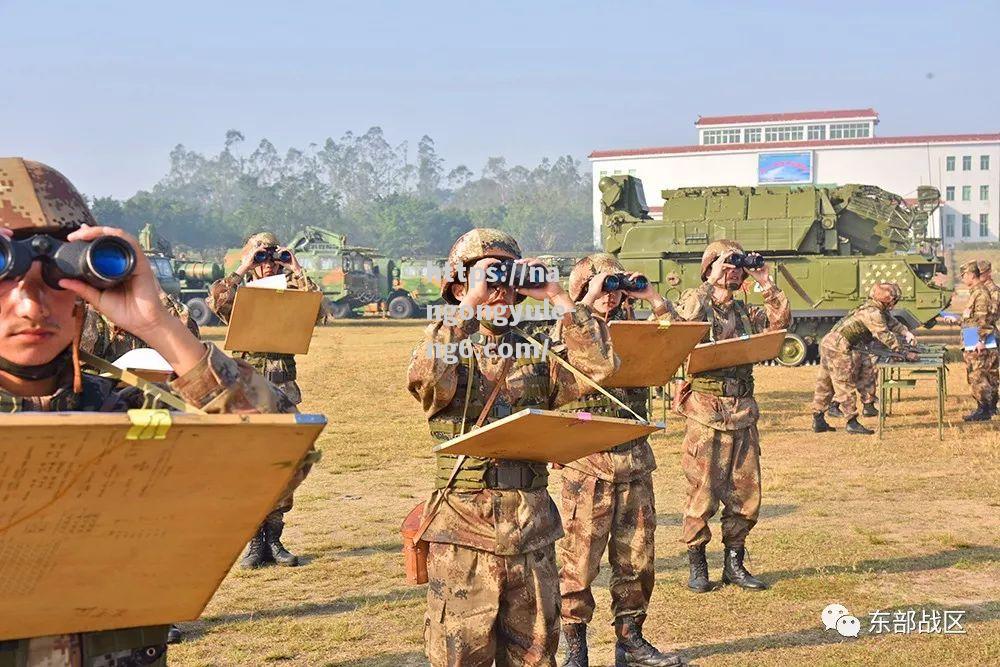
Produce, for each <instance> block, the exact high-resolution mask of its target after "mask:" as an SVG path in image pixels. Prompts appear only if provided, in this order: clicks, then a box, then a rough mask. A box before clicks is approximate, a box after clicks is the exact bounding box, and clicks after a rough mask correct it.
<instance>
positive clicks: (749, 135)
mask: <svg viewBox="0 0 1000 667" xmlns="http://www.w3.org/2000/svg"><path fill="white" fill-rule="evenodd" d="M743 143H745V144H759V143H760V128H759V127H747V128H744V130H743Z"/></svg>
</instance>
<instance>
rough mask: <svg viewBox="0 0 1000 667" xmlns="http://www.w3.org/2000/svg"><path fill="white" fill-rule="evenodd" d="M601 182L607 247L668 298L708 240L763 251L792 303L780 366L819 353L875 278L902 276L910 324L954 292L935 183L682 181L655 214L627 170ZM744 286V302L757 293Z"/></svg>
mask: <svg viewBox="0 0 1000 667" xmlns="http://www.w3.org/2000/svg"><path fill="white" fill-rule="evenodd" d="M598 187H599V188H600V190H601V202H600V204H601V211H602V223H603V224H602V227H603V230H602V236H603V240H604V247H605V250H607V251H608V252H611V253H614V254H615V255H617V256H618V257H619V258H620V259H621V261H622V263H623V264H624V265H625V266H626V267H627V268H629V269H630V270H633V271H640V272H642V273H644V274H645V275H646V276H648V277H649V279H650V281H652V282H653V283H654V284H656V285H657V287H658V289H659V291H660V292H661V293H663V294H664V295H666V296H667V297H669V298H671V299H676V298H677V297H678V296H679V295H680V294H681V292H682V291H683V290H684V289H687V288H689V287H696V286H697V285H698V284H699V283H701V277H700V275H699V274H700V262H701V255H702V252H703V251H704V249H705V247H706V246H707V245H708V244H709V243H710V242H712V241H714V240H717V239H732V240H734V241H738V242H739V243H741V244H742V245H743V247H744V248H745V249H746V250H747V251H757V252H760V253H761V254H763V255H764V256H765V258H766V259H767V260H768V262H769V264H770V266H771V272H772V277H773V278H774V280H775V282H776V283H777V284H778V286H779V287H781V288H782V289H783V290H784V292H785V294H787V295H788V298H789V300H790V301H791V306H792V322H791V324H790V326H789V330H788V336H787V337H786V339H785V345H784V348H783V349H782V352H781V356H780V357H779V359H778V361H779V363H782V364H784V365H786V366H797V365H799V364H802V363H803V362H805V361H807V360H809V359H812V358H815V355H816V353H817V350H816V346H817V343H818V341H819V340H820V339H821V338H822V337H823V336H824V335H825V334H826V333H827V332H828V331H829V330H830V328H831V327H832V326H833V324H834V323H835V322H836V321H837V320H838V319H839V318H841V317H842V316H843V315H844V314H846V313H847V312H848V311H849V310H851V309H852V308H854V307H856V306H858V305H859V304H860V303H861V302H863V301H864V300H865V298H866V297H867V294H868V290H869V288H870V287H871V285H872V283H873V282H874V281H877V280H890V281H893V282H896V283H898V284H899V286H900V287H901V288H902V290H903V297H902V299H901V300H900V302H899V305H898V306H897V307H896V309H895V311H894V313H893V314H894V315H896V316H897V317H898V318H899V319H900V320H902V321H903V322H904V323H905V324H906V325H907V326H908V327H910V328H917V327H919V326H928V327H929V326H933V323H934V318H935V317H937V315H938V314H939V313H940V312H941V310H942V309H944V308H946V307H947V306H948V303H949V302H950V300H951V296H952V290H950V289H947V288H944V287H939V286H938V285H937V284H935V281H934V279H935V276H936V275H937V274H943V273H946V268H945V264H944V261H943V260H942V258H941V257H940V256H939V254H938V245H939V244H938V242H937V240H936V239H930V238H927V237H926V230H927V220H928V217H929V216H930V214H931V213H933V212H934V210H935V209H936V208H937V207H938V204H939V201H940V196H941V195H940V192H938V190H937V189H936V188H933V187H929V186H921V187H920V188H919V189H918V197H917V201H916V202H913V203H907V202H906V201H904V200H903V199H902V198H901V197H899V196H897V195H895V194H892V193H891V192H886V191H885V190H882V189H881V188H878V187H875V186H870V185H843V186H840V187H828V186H816V185H783V186H778V185H774V186H771V185H762V186H757V187H735V186H718V187H693V188H679V189H675V190H663V191H662V196H663V219H662V220H653V219H652V218H651V217H650V216H649V207H648V206H647V205H646V199H645V194H644V193H643V188H642V182H641V181H640V180H639V179H637V178H635V177H634V176H605V177H603V178H601V180H600V181H599V183H598ZM750 284H752V282H748V285H750ZM745 290H746V291H745V293H746V296H747V299H748V301H750V302H753V303H759V302H760V301H761V299H760V296H759V295H758V294H757V293H756V292H754V291H753V289H752V288H749V287H747V288H745Z"/></svg>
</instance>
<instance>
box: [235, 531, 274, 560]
mask: <svg viewBox="0 0 1000 667" xmlns="http://www.w3.org/2000/svg"><path fill="white" fill-rule="evenodd" d="M264 540H265V538H264V524H261V525H260V528H258V529H257V532H256V533H254V536H253V537H251V538H250V543H249V544H247V552H246V553H245V554H244V555H243V558H241V559H240V567H241V568H243V569H244V570H254V569H256V568H258V567H264V566H265V565H267V564H269V563H273V562H274V558H272V557H271V550H270V549H268V548H267V545H266V544H265V543H264Z"/></svg>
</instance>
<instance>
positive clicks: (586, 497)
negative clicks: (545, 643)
mask: <svg viewBox="0 0 1000 667" xmlns="http://www.w3.org/2000/svg"><path fill="white" fill-rule="evenodd" d="M621 273H626V271H625V267H623V266H622V265H621V263H620V262H619V261H618V258H617V257H615V256H614V255H611V254H608V253H597V254H594V255H590V256H589V257H585V258H583V259H581V260H580V261H579V262H577V264H576V266H574V267H573V270H572V272H570V275H569V295H570V297H571V298H572V299H573V300H574V301H577V302H579V301H580V300H582V299H583V298H584V295H585V293H586V291H587V287H588V286H589V285H590V282H591V280H592V279H593V278H594V277H595V276H599V277H600V278H601V280H602V281H603V279H604V276H607V275H611V274H621ZM638 275H639V274H637V273H634V274H631V276H630V277H631V278H635V277H636V276H638ZM626 298H634V299H645V300H646V301H648V302H649V304H650V306H651V307H652V309H653V315H654V317H655V318H656V319H658V320H663V321H671V320H675V319H678V318H677V313H676V311H675V310H674V308H673V305H671V304H670V302H669V301H666V300H664V298H663V297H662V296H660V295H659V294H658V293H657V292H656V290H655V289H654V288H653V286H652V285H651V284H650V285H647V287H646V289H645V290H642V291H636V292H628V293H626V292H623V291H621V290H617V291H613V292H606V293H603V294H602V295H601V296H600V298H598V299H597V300H596V301H594V304H593V306H592V309H593V311H594V315H595V317H599V318H601V319H603V320H605V321H609V320H630V319H634V314H633V313H632V307H631V303H628V302H626V301H625V299H626ZM558 326H559V325H557V327H558ZM553 335H554V336H555V337H556V338H558V337H559V334H558V332H556V333H554V334H553ZM609 391H610V392H611V393H612V394H613V395H614V396H616V397H617V398H618V399H619V400H620V401H622V402H623V403H625V404H626V405H628V406H629V407H630V408H631V409H632V411H633V412H635V413H636V414H638V415H639V416H641V417H643V418H644V419H645V418H646V416H647V412H648V407H647V403H648V401H649V389H648V388H647V387H642V388H634V389H611V390H609ZM561 409H563V410H576V411H580V410H582V411H585V412H590V413H593V414H603V415H607V416H609V417H622V418H625V419H633V418H634V417H633V416H632V414H631V413H629V412H628V411H627V410H622V409H620V408H619V407H618V406H617V405H616V404H614V403H613V402H611V400H610V399H608V398H607V397H605V396H604V395H603V394H601V393H599V392H596V391H595V392H591V393H588V394H586V395H585V396H582V397H581V398H580V399H578V400H576V401H573V402H572V403H568V404H566V405H564V406H562V408H561ZM655 469H656V460H655V459H654V457H653V449H652V448H651V447H650V446H649V442H648V440H647V438H646V437H645V436H644V437H642V438H639V439H637V440H630V441H629V442H626V443H624V444H621V445H618V446H617V447H614V448H612V449H610V450H608V451H606V452H597V453H595V454H591V455H590V456H588V457H586V458H583V459H578V460H576V461H573V462H572V463H567V464H566V466H565V467H564V468H563V473H562V485H563V487H562V497H561V504H560V505H561V507H560V509H561V510H562V511H561V514H562V522H563V530H564V531H565V533H566V535H565V537H563V539H562V540H560V541H559V542H558V544H557V548H558V551H559V560H560V561H561V562H562V568H561V569H560V571H559V589H560V591H561V593H562V610H561V615H562V628H563V635H564V636H565V637H566V661H565V662H564V663H563V665H564V667H587V665H588V664H589V662H588V651H587V624H589V623H590V621H591V619H592V618H593V616H594V595H593V593H591V590H590V587H591V584H592V583H593V581H594V579H595V578H596V577H597V575H598V573H599V572H600V568H601V557H602V556H603V555H604V551H605V550H606V549H607V551H608V560H609V561H610V562H611V611H612V613H613V614H614V624H615V634H616V635H617V637H618V642H617V644H616V646H615V663H616V664H620V665H654V666H655V665H679V664H681V661H680V658H679V657H678V656H677V655H676V654H664V653H661V652H660V651H658V650H657V649H656V647H654V646H653V645H652V644H650V643H649V642H648V641H646V640H645V639H644V638H643V636H642V625H643V623H644V622H645V620H646V610H647V608H648V607H649V599H650V597H651V596H652V594H653V584H654V581H655V576H656V573H655V571H654V569H653V561H654V559H655V548H654V531H655V530H656V504H655V502H654V496H653V476H652V472H653V470H655ZM609 540H610V548H609Z"/></svg>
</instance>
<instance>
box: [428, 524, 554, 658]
mask: <svg viewBox="0 0 1000 667" xmlns="http://www.w3.org/2000/svg"><path fill="white" fill-rule="evenodd" d="M427 577H428V586H427V616H426V617H425V619H424V647H425V651H426V653H427V659H428V660H429V661H430V664H431V665H432V667H477V666H478V667H489V666H490V665H493V664H494V661H495V663H496V665H497V667H505V666H507V665H510V666H512V667H513V666H521V665H525V666H529V665H531V666H534V665H546V666H549V665H551V666H554V665H555V664H556V658H555V656H556V649H557V648H558V647H559V571H558V570H557V569H556V554H555V547H554V545H552V544H549V545H548V546H545V547H543V548H541V549H538V550H537V551H532V552H529V553H525V554H518V555H516V556H498V555H496V554H493V553H490V552H487V551H480V550H478V549H473V548H471V547H465V546H461V545H458V544H445V543H440V542H431V544H430V550H429V553H428V556H427Z"/></svg>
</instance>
